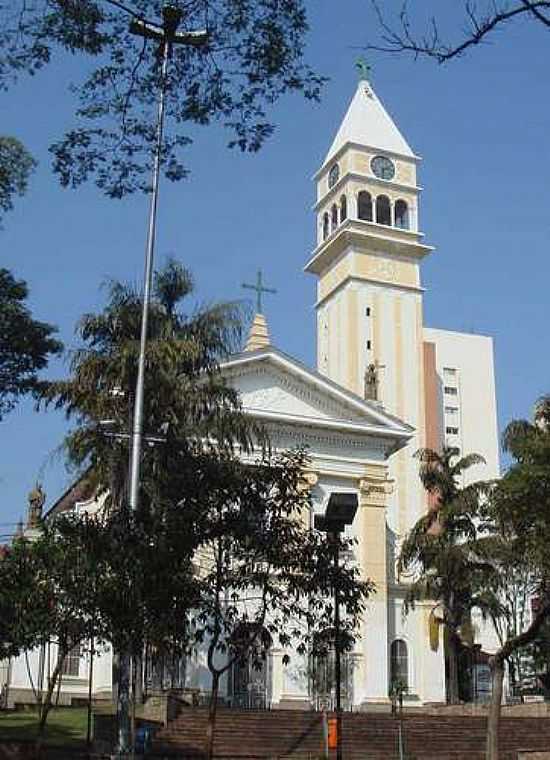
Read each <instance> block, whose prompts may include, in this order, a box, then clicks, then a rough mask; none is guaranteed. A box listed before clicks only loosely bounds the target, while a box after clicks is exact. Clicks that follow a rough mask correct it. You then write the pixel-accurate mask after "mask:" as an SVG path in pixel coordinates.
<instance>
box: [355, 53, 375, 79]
mask: <svg viewBox="0 0 550 760" xmlns="http://www.w3.org/2000/svg"><path fill="white" fill-rule="evenodd" d="M355 68H356V69H357V71H358V72H359V77H360V78H361V79H366V80H367V82H368V81H370V75H371V72H372V66H370V65H369V64H368V63H367V62H366V61H365V59H364V58H358V59H357V61H356V62H355Z"/></svg>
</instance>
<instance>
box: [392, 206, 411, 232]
mask: <svg viewBox="0 0 550 760" xmlns="http://www.w3.org/2000/svg"><path fill="white" fill-rule="evenodd" d="M395 226H396V227H399V228H400V229H402V230H408V229H410V222H409V207H408V205H407V201H403V200H401V199H400V200H398V201H397V202H396V204H395Z"/></svg>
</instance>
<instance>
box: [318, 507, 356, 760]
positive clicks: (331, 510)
mask: <svg viewBox="0 0 550 760" xmlns="http://www.w3.org/2000/svg"><path fill="white" fill-rule="evenodd" d="M356 512H357V494H354V493H333V494H331V496H330V498H329V500H328V505H327V509H326V512H325V514H324V515H315V518H314V523H313V524H314V526H315V529H316V530H319V531H322V532H323V533H326V534H327V535H328V537H329V540H331V541H332V544H333V547H334V676H335V681H336V758H337V760H342V673H341V662H340V655H341V647H340V594H339V588H338V568H339V565H340V533H343V532H344V530H345V529H346V525H351V524H352V522H353V518H354V517H355V513H356Z"/></svg>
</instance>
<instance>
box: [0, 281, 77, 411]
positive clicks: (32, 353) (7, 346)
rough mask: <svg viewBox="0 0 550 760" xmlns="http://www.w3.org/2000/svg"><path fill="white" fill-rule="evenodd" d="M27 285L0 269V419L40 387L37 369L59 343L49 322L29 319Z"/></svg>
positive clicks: (54, 351) (54, 353)
mask: <svg viewBox="0 0 550 760" xmlns="http://www.w3.org/2000/svg"><path fill="white" fill-rule="evenodd" d="M28 294H29V291H28V288H27V284H26V283H25V282H24V281H23V280H16V279H15V277H14V276H13V275H12V274H11V272H9V271H8V270H7V269H0V420H1V419H2V417H3V416H4V415H5V414H7V412H9V411H10V410H11V409H13V407H14V406H15V405H16V404H17V402H18V400H19V399H20V398H21V397H22V396H24V395H25V394H27V393H37V392H38V391H39V389H40V387H41V383H40V381H39V380H38V376H37V375H38V372H39V370H41V369H43V368H44V367H45V366H46V365H47V363H48V358H49V357H50V356H55V355H57V354H60V353H61V351H62V349H63V345H62V343H61V342H60V341H58V340H56V339H55V338H54V337H53V335H54V334H55V333H56V332H57V330H56V328H55V327H53V325H50V324H47V323H46V322H39V321H38V320H35V319H33V317H32V314H31V312H30V310H29V308H28V307H27V306H26V305H25V301H26V299H27V298H28Z"/></svg>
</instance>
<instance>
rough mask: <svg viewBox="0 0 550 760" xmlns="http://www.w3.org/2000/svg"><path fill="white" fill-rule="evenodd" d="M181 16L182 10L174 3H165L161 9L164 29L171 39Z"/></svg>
mask: <svg viewBox="0 0 550 760" xmlns="http://www.w3.org/2000/svg"><path fill="white" fill-rule="evenodd" d="M182 17H183V11H182V10H181V9H180V8H178V7H177V6H175V5H165V6H164V8H163V9H162V18H163V19H164V31H165V33H166V36H167V37H168V39H169V40H171V39H173V37H174V36H175V34H176V30H177V28H178V26H179V25H180V22H181V19H182Z"/></svg>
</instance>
